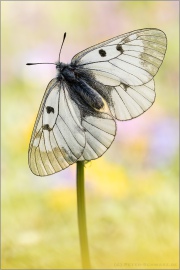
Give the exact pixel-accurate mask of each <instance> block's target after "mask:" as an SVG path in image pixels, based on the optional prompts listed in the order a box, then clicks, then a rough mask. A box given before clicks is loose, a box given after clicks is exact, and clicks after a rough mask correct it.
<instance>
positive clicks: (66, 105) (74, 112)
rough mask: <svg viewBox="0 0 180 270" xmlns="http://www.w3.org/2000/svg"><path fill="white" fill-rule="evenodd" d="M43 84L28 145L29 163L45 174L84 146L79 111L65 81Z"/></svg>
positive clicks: (76, 155) (66, 163) (72, 159)
mask: <svg viewBox="0 0 180 270" xmlns="http://www.w3.org/2000/svg"><path fill="white" fill-rule="evenodd" d="M55 82H56V83H55V84H54V87H52V86H51V87H49V86H48V87H47V90H46V94H45V96H44V99H43V101H42V105H41V107H40V110H39V114H38V117H37V120H36V124H35V127H34V131H33V134H32V138H31V142H30V147H29V166H30V168H31V170H32V172H33V173H34V174H36V175H40V176H43V175H49V174H53V173H55V172H58V171H60V170H62V169H65V168H67V167H68V166H69V165H71V164H72V163H74V162H76V161H77V160H78V159H79V158H80V156H81V155H82V153H83V150H84V147H85V143H86V140H85V134H84V130H83V127H82V126H81V119H80V117H79V116H80V111H79V108H78V106H77V105H76V103H74V102H73V101H72V100H71V98H70V96H69V93H68V90H67V87H66V84H65V83H63V82H58V81H57V80H55Z"/></svg>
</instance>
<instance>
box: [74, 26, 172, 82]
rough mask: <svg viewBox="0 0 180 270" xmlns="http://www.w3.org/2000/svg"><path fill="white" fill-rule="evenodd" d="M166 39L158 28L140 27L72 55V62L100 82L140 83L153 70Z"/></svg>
mask: <svg viewBox="0 0 180 270" xmlns="http://www.w3.org/2000/svg"><path fill="white" fill-rule="evenodd" d="M166 46H167V39H166V36H165V34H164V33H163V32H162V31H161V30H159V29H148V28H147V29H140V30H136V31H133V32H129V33H127V34H124V35H121V36H117V37H115V38H112V39H110V40H107V41H105V42H102V43H100V44H97V45H95V46H93V47H90V48H89V49H86V50H84V51H82V52H80V53H79V54H77V55H75V56H74V57H73V59H72V62H71V63H72V64H73V65H75V66H78V68H82V69H88V70H91V71H92V73H93V75H94V77H95V79H96V80H97V81H99V82H101V83H103V84H104V85H110V86H119V85H120V83H125V84H127V85H133V86H136V85H143V84H145V83H147V82H149V81H150V80H151V79H152V78H153V77H154V76H155V74H156V73H157V71H158V69H159V67H160V65H161V63H162V61H163V59H164V55H165V52H166Z"/></svg>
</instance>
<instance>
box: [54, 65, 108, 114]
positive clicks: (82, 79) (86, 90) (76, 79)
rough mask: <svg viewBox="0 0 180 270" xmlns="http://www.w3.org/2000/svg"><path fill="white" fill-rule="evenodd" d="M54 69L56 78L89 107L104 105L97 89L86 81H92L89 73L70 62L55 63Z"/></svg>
mask: <svg viewBox="0 0 180 270" xmlns="http://www.w3.org/2000/svg"><path fill="white" fill-rule="evenodd" d="M56 69H57V71H58V74H57V80H58V81H60V82H61V81H64V83H66V84H67V86H68V89H69V91H73V92H74V93H76V94H77V95H79V97H81V98H82V100H83V101H84V102H85V103H86V104H88V105H89V106H90V107H91V108H94V109H95V110H99V109H101V108H102V107H103V106H104V103H103V100H102V98H101V96H100V95H99V94H98V92H97V89H93V88H92V87H91V86H90V85H89V84H88V82H87V81H89V80H91V81H93V78H91V76H90V74H88V73H87V72H86V71H81V70H78V68H76V67H75V66H72V65H71V64H64V63H57V64H56ZM96 88H97V87H96ZM72 94H73V93H72Z"/></svg>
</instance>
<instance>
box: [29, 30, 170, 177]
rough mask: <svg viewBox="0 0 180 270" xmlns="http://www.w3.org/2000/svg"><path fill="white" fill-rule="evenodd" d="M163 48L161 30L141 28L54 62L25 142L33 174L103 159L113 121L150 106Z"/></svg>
mask: <svg viewBox="0 0 180 270" xmlns="http://www.w3.org/2000/svg"><path fill="white" fill-rule="evenodd" d="M166 45H167V39H166V36H165V34H164V33H163V32H162V31H161V30H159V29H153V28H152V29H148V28H145V29H140V30H135V31H132V32H129V33H127V34H124V35H120V36H117V37H115V38H112V39H109V40H107V41H105V42H102V43H100V44H97V45H95V46H92V47H90V48H88V49H86V50H84V51H82V52H80V53H78V54H77V55H75V56H74V57H73V59H72V60H71V63H70V64H64V63H62V62H57V63H56V69H57V76H56V77H55V78H54V79H52V80H51V82H50V83H49V84H48V86H47V89H46V91H45V93H44V97H43V100H42V102H41V106H40V109H39V112H38V116H37V119H36V123H35V126H34V130H33V133H32V137H31V141H30V146H29V166H30V169H31V170H32V172H33V173H34V174H36V175H39V176H45V175H50V174H53V173H55V172H58V171H61V170H63V169H65V168H67V167H68V166H70V165H71V164H73V163H75V162H77V161H79V160H92V159H96V158H98V157H100V156H102V155H103V154H104V153H105V152H106V150H107V149H108V148H109V147H110V145H111V144H112V142H113V140H114V138H115V134H116V122H115V120H121V121H124V120H129V119H133V118H135V117H138V116H139V115H141V114H142V113H144V112H145V111H146V110H147V109H148V108H150V107H151V106H152V104H153V103H154V100H155V91H154V89H155V86H154V80H153V77H154V76H155V74H156V73H157V71H158V69H159V67H160V65H161V63H162V61H163V59H164V55H165V52H166Z"/></svg>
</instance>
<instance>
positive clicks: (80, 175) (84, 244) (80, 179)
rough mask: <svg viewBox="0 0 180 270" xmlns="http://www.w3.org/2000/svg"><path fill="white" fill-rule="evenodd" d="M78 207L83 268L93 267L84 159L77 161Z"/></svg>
mask: <svg viewBox="0 0 180 270" xmlns="http://www.w3.org/2000/svg"><path fill="white" fill-rule="evenodd" d="M76 178H77V207H78V225H79V239H80V247H81V260H82V267H83V269H91V264H90V259H89V247H88V237H87V227H86V207H85V194H84V161H77V175H76Z"/></svg>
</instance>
